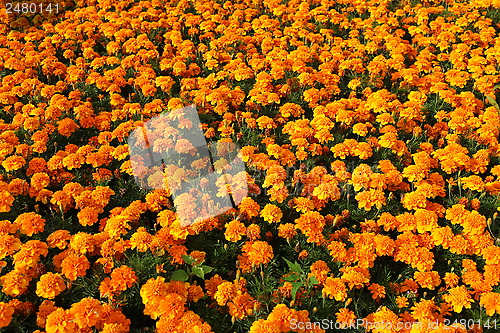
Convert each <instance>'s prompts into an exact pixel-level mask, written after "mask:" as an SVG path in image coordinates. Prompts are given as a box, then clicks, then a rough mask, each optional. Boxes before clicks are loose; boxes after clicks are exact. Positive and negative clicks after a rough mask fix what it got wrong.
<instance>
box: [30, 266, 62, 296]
mask: <svg viewBox="0 0 500 333" xmlns="http://www.w3.org/2000/svg"><path fill="white" fill-rule="evenodd" d="M65 289H66V283H64V280H63V279H62V278H61V276H60V275H59V274H54V273H50V272H49V273H45V274H43V275H42V276H41V277H40V281H38V282H37V284H36V294H37V295H38V296H40V297H43V298H48V299H52V298H54V297H56V296H57V295H59V294H60V293H62V292H63V291H64V290H65Z"/></svg>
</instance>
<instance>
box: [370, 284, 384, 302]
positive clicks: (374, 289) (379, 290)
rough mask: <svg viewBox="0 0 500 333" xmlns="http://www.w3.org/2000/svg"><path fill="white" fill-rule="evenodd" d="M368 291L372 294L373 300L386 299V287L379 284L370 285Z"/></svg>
mask: <svg viewBox="0 0 500 333" xmlns="http://www.w3.org/2000/svg"><path fill="white" fill-rule="evenodd" d="M368 290H370V292H371V293H372V298H373V299H377V298H383V297H385V287H384V286H382V285H380V284H378V283H372V284H370V286H369V287H368Z"/></svg>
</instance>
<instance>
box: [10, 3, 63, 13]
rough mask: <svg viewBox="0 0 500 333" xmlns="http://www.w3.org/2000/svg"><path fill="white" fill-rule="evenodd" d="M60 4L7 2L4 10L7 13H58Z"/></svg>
mask: <svg viewBox="0 0 500 333" xmlns="http://www.w3.org/2000/svg"><path fill="white" fill-rule="evenodd" d="M59 10H60V6H59V4H58V3H51V2H49V3H46V4H43V3H35V2H17V3H11V2H7V3H6V4H5V11H6V13H7V14H46V13H51V14H52V13H53V14H57V13H59Z"/></svg>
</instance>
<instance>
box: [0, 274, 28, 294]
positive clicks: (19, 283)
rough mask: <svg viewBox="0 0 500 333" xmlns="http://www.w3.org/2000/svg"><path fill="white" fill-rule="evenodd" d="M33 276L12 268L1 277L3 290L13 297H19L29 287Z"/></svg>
mask: <svg viewBox="0 0 500 333" xmlns="http://www.w3.org/2000/svg"><path fill="white" fill-rule="evenodd" d="M30 281H31V278H30V277H29V276H28V275H26V274H23V273H21V272H20V271H18V270H12V271H10V272H8V273H7V274H5V275H3V276H1V277H0V284H1V285H2V291H3V292H4V293H5V294H6V295H9V296H11V297H17V296H19V295H21V294H23V293H24V292H26V290H27V289H28V286H29V284H30Z"/></svg>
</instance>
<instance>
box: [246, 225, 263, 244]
mask: <svg viewBox="0 0 500 333" xmlns="http://www.w3.org/2000/svg"><path fill="white" fill-rule="evenodd" d="M246 234H247V237H248V239H250V240H251V241H254V240H257V239H259V238H260V227H259V225H258V224H255V223H252V224H250V225H249V226H248V227H247V232H246Z"/></svg>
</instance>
